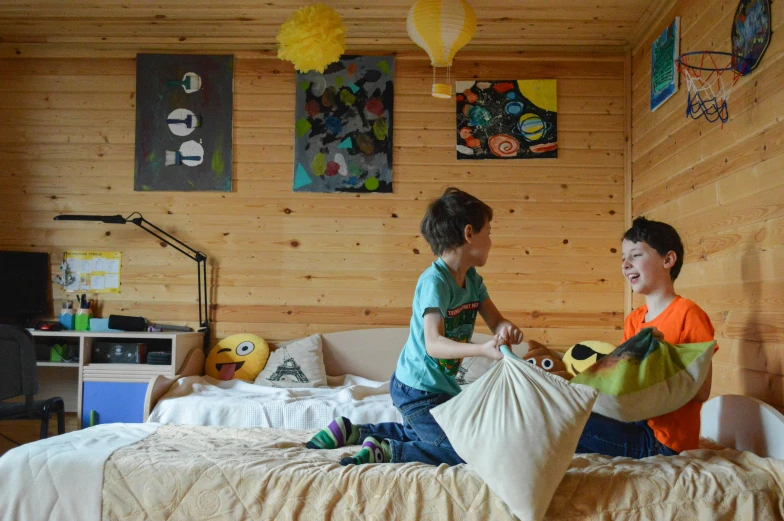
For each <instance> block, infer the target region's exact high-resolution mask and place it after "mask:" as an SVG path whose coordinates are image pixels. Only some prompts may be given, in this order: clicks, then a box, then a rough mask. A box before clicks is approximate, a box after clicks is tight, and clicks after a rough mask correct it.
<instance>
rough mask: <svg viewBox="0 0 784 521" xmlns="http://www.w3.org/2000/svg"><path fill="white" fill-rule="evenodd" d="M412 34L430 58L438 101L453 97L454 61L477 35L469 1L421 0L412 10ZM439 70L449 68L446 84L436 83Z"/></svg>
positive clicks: (410, 19)
mask: <svg viewBox="0 0 784 521" xmlns="http://www.w3.org/2000/svg"><path fill="white" fill-rule="evenodd" d="M406 27H407V28H408V35H409V36H410V37H411V39H412V40H414V42H415V43H416V44H417V45H419V46H420V47H422V48H423V49H424V50H425V51H426V52H427V55H428V56H430V63H431V65H432V66H433V91H432V94H433V96H435V97H436V98H450V97H451V96H452V83H451V80H450V68H451V66H452V59H453V58H454V57H455V54H456V53H457V51H459V50H460V49H461V48H462V47H463V46H464V45H465V44H467V43H468V42H469V41H470V40H471V38H473V36H474V33H475V32H476V14H475V13H474V10H473V9H472V8H471V6H470V5H468V2H466V1H465V0H417V2H416V3H415V4H414V5H413V6H412V7H411V9H410V10H409V11H408V19H407V20H406ZM436 67H446V83H437V82H436Z"/></svg>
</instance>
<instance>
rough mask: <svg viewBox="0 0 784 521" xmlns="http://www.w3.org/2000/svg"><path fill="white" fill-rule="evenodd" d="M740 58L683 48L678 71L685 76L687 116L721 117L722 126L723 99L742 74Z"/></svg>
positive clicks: (712, 119)
mask: <svg viewBox="0 0 784 521" xmlns="http://www.w3.org/2000/svg"><path fill="white" fill-rule="evenodd" d="M741 60H742V61H745V59H744V58H742V57H739V56H735V55H733V54H730V53H725V52H711V51H698V52H687V53H685V54H682V55H680V56H679V57H678V59H677V60H676V62H677V64H678V72H680V73H681V74H683V76H684V77H685V78H686V90H687V91H688V98H687V104H686V115H687V116H691V117H692V118H693V119H699V118H700V117H703V116H704V117H705V119H707V120H708V121H710V122H711V123H713V122H716V121H719V120H721V124H722V126H723V125H724V123H726V122H727V120H728V119H729V117H730V114H729V110H728V109H727V102H728V101H729V99H730V94H732V88H733V87H734V86H735V84H736V83H737V82H738V79H739V78H740V77H741V76H742V74H741V72H740V70H739V69H742V67H739V66H738V63H739V61H741ZM725 73H726V74H727V75H726V76H725Z"/></svg>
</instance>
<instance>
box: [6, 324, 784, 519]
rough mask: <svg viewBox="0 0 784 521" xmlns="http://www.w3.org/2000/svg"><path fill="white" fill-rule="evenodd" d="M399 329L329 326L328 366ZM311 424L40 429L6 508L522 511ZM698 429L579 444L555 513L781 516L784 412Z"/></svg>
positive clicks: (453, 476)
mask: <svg viewBox="0 0 784 521" xmlns="http://www.w3.org/2000/svg"><path fill="white" fill-rule="evenodd" d="M400 334H401V333H400V332H399V331H397V332H393V331H385V330H380V331H370V332H368V331H365V332H346V333H343V334H338V335H339V336H338V338H337V341H336V339H335V337H334V336H332V337H330V335H325V348H324V350H325V352H324V356H325V362H326V364H327V367H328V370H329V371H343V372H345V373H353V374H356V373H359V372H361V370H362V367H361V364H362V363H363V362H362V357H363V355H362V353H364V357H365V360H367V356H368V353H373V360H374V362H375V363H374V364H372V369H370V370H368V371H366V375H365V376H367V377H368V378H371V379H374V380H382V379H383V378H384V376H383V374H384V366H386V367H390V364H391V365H392V366H393V364H394V355H393V354H391V353H387V352H386V350H385V349H386V348H385V346H386V344H385V343H384V342H385V340H384V339H387V340H386V341H389V342H390V345H391V342H394V341H396V340H395V339H399V335H400ZM376 336H377V338H376ZM336 342H337V343H336ZM399 345H400V344H398V346H397V347H396V349H398V350H399ZM371 346H372V349H369V347H371ZM377 350H378V351H377ZM381 351H384V352H383V353H382V352H381ZM358 353H359V354H358ZM376 353H378V354H376ZM382 364H384V365H382ZM336 368H337V369H336ZM374 371H375V372H374ZM333 374H335V373H333ZM191 376H194V375H191ZM387 377H388V375H387ZM157 383H158V384H160V383H161V382H157ZM170 385H171V383H170V384H169V387H170ZM154 388H155V385H153V384H151V386H150V392H151V393H153V390H154ZM166 391H168V387H167V389H166ZM153 394H154V393H153ZM163 394H165V392H164V393H163ZM313 433H314V431H313V430H281V429H268V428H237V427H217V426H192V425H176V424H159V423H144V424H110V425H101V426H97V427H93V428H90V429H85V430H82V431H76V432H73V433H69V434H66V435H62V436H57V437H54V438H50V439H48V440H42V441H38V442H35V443H31V444H28V445H25V446H22V447H19V448H17V449H14V450H12V451H10V452H9V453H7V454H6V455H5V456H3V457H2V458H0V476H3V480H2V482H1V483H0V497H2V498H3V501H2V502H0V520H2V521H6V520H8V521H11V520H14V521H18V520H36V519H68V520H71V519H80V520H85V521H88V520H99V519H101V520H105V521H109V520H117V521H131V520H137V519H138V520H141V519H161V520H164V519H169V520H179V519H183V520H185V519H192V520H207V519H210V520H215V519H242V520H244V519H248V520H250V519H254V520H258V519H264V520H266V519H270V520H272V519H275V520H286V519H302V520H308V521H310V520H320V519H325V520H326V519H346V520H349V519H369V520H408V519H411V520H415V519H416V520H440V519H444V520H446V519H450V520H466V521H467V520H484V519H493V520H507V519H508V520H512V519H515V518H514V517H513V516H512V514H511V513H510V512H509V510H508V509H507V507H506V505H505V504H504V503H503V502H502V501H501V500H500V499H499V498H498V497H497V496H496V495H495V494H494V493H493V492H492V491H491V490H489V489H488V488H487V486H486V485H485V484H484V482H483V481H482V480H481V479H480V478H479V476H478V475H477V474H476V473H475V472H474V471H473V470H472V469H471V468H470V467H469V466H467V465H458V466H455V467H447V466H446V465H441V466H439V467H432V466H427V465H423V464H418V463H407V464H386V465H365V466H360V467H342V466H340V465H339V464H338V461H339V460H340V458H342V457H343V456H345V455H348V454H350V453H351V452H353V451H354V450H356V448H344V449H338V450H334V451H313V450H308V449H305V448H304V446H303V444H304V442H305V441H306V440H307V439H308V438H309V437H310V436H311V435H312V434H313ZM702 434H703V437H704V438H705V444H704V447H703V448H701V449H699V450H694V451H687V452H685V453H683V454H682V455H680V456H676V457H669V458H667V457H655V458H648V459H646V460H641V461H634V460H629V459H625V458H615V459H611V458H606V457H602V456H599V455H583V456H575V457H574V459H573V460H572V463H571V466H570V468H569V470H568V471H567V473H566V475H565V476H564V478H563V480H562V481H561V484H560V485H559V487H558V490H557V491H556V494H555V496H554V497H553V500H552V502H551V503H550V507H549V510H548V512H547V516H546V519H550V520H557V519H564V520H565V519H569V520H577V519H619V520H626V519H629V520H632V519H633V520H647V519H651V520H654V519H656V520H659V519H719V520H724V519H755V520H757V519H761V520H765V519H771V520H772V519H782V518H784V494H782V488H783V487H784V461H782V460H781V458H784V453H783V452H784V447H782V440H784V416H782V415H781V414H780V413H779V412H778V411H776V410H775V409H773V408H772V407H770V406H768V405H766V404H764V403H761V402H758V401H756V400H754V399H751V398H746V397H735V396H723V397H717V398H714V399H712V400H710V401H709V402H708V403H706V405H705V407H704V408H703V418H702ZM721 446H724V447H729V448H721ZM736 449H737V450H736ZM777 458H778V459H777Z"/></svg>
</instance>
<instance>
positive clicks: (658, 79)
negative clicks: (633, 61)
mask: <svg viewBox="0 0 784 521" xmlns="http://www.w3.org/2000/svg"><path fill="white" fill-rule="evenodd" d="M679 25H680V18H679V17H675V20H673V22H672V23H671V24H670V25H669V26H667V28H666V29H664V32H662V33H661V34H660V35H659V37H658V38H656V41H654V42H653V45H652V46H651V112H653V111H654V110H656V109H657V108H659V106H660V105H661V104H662V103H664V102H665V101H667V100H668V99H669V98H670V97H671V96H672V95H673V94H675V93H676V92H677V91H678V67H677V65H676V60H677V59H678V26H679Z"/></svg>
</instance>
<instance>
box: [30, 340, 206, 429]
mask: <svg viewBox="0 0 784 521" xmlns="http://www.w3.org/2000/svg"><path fill="white" fill-rule="evenodd" d="M30 333H31V334H32V335H33V337H34V339H35V342H36V343H37V344H48V345H54V344H62V343H68V344H72V345H74V346H78V352H79V361H78V362H46V361H40V362H37V365H38V394H37V395H36V398H37V399H44V398H48V397H51V396H60V397H61V398H63V401H64V402H65V410H66V411H68V412H77V413H78V416H79V418H81V421H80V425H81V426H82V427H85V426H87V425H89V418H90V411H91V410H95V411H96V413H97V414H98V416H99V418H100V421H101V422H102V423H112V422H116V421H127V422H131V423H133V422H141V421H142V419H143V416H144V395H145V392H146V390H147V383H148V382H149V381H150V379H151V378H153V377H154V376H157V375H164V376H167V377H173V376H174V375H175V374H177V371H179V369H180V367H181V366H182V362H183V361H184V360H185V356H186V355H187V354H188V352H190V350H191V349H195V348H198V349H202V348H203V342H204V340H203V339H204V335H203V334H202V333H198V332H195V333H175V332H166V333H147V332H121V333H107V332H100V333H99V332H91V331H37V330H35V331H30ZM96 341H98V342H143V343H145V344H147V352H150V351H171V354H172V361H171V363H170V364H168V365H147V364H99V363H92V360H91V358H92V346H93V343H94V342H96ZM72 369H75V371H72Z"/></svg>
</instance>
